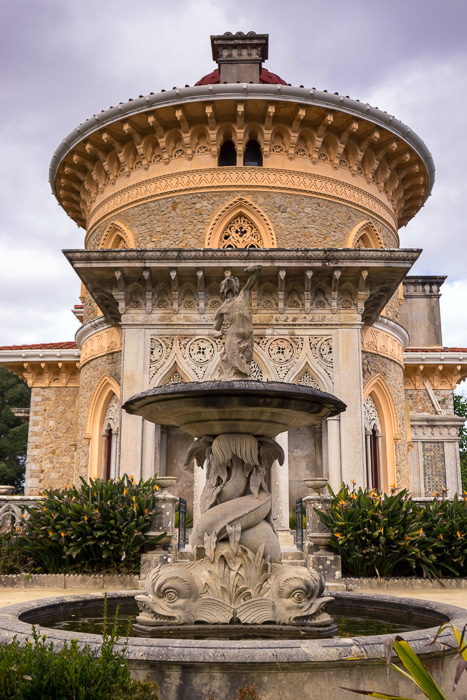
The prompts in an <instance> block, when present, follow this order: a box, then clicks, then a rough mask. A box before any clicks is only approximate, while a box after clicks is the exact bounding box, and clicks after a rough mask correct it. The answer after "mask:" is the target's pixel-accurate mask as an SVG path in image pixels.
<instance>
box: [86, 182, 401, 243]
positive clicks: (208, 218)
mask: <svg viewBox="0 0 467 700" xmlns="http://www.w3.org/2000/svg"><path fill="white" fill-rule="evenodd" d="M237 197H243V198H245V193H244V192H242V191H235V190H232V191H229V192H209V193H204V192H200V193H193V194H189V195H179V196H172V197H167V198H165V199H158V200H155V201H152V202H145V203H143V204H140V205H137V206H134V207H131V208H128V209H125V210H124V211H121V212H119V213H118V214H116V215H113V216H111V217H109V218H108V219H106V221H105V222H104V223H102V224H100V225H99V226H98V227H97V228H96V229H95V230H94V231H92V232H91V233H90V235H89V238H88V240H87V244H86V245H87V248H90V249H94V248H99V245H100V243H101V240H102V237H103V235H104V232H105V230H106V229H107V228H108V226H109V224H110V223H111V222H112V221H115V222H118V223H120V224H123V225H124V226H126V227H127V228H128V229H129V230H130V231H131V232H132V234H133V236H134V239H135V245H136V247H137V248H154V247H160V248H203V247H204V243H205V236H206V233H207V231H208V229H209V227H210V225H211V223H212V222H213V220H214V218H215V217H216V215H217V214H218V213H219V211H220V210H222V208H223V207H225V206H226V205H228V204H229V203H231V202H233V201H234V200H235V199H236V198H237ZM248 201H251V203H252V204H254V205H256V206H257V207H259V208H260V209H261V211H262V212H263V213H264V215H265V216H266V217H267V218H268V219H269V221H270V222H271V224H272V226H273V229H274V231H275V234H276V238H277V246H278V248H326V247H330V248H343V247H345V246H346V243H347V238H348V236H349V234H350V232H351V231H352V230H353V229H354V228H355V226H357V225H358V224H359V223H362V222H364V221H367V220H368V219H369V220H371V221H373V223H374V224H375V226H376V228H377V229H378V232H379V233H380V236H381V238H382V240H383V242H384V244H385V245H386V246H387V247H390V248H392V247H397V246H398V242H397V240H396V237H395V235H394V233H393V232H391V231H390V229H389V228H388V227H386V226H383V224H381V223H380V221H379V220H378V219H376V218H374V217H371V216H369V215H368V214H366V213H364V212H361V211H358V210H357V209H354V208H352V207H350V206H346V205H345V204H341V203H338V202H333V201H331V200H327V199H319V198H317V197H313V196H307V195H299V194H292V193H290V194H287V193H281V192H255V191H252V192H249V193H248Z"/></svg>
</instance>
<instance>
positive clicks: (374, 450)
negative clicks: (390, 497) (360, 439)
mask: <svg viewBox="0 0 467 700" xmlns="http://www.w3.org/2000/svg"><path fill="white" fill-rule="evenodd" d="M370 445H371V479H372V484H371V486H372V487H373V488H374V489H379V488H381V484H380V483H379V450H378V435H377V432H376V428H373V430H372V431H371V438H370Z"/></svg>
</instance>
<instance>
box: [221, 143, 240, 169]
mask: <svg viewBox="0 0 467 700" xmlns="http://www.w3.org/2000/svg"><path fill="white" fill-rule="evenodd" d="M232 165H237V149H236V148H235V144H234V142H233V141H224V143H223V144H222V146H221V148H220V151H219V166H220V167H224V166H232Z"/></svg>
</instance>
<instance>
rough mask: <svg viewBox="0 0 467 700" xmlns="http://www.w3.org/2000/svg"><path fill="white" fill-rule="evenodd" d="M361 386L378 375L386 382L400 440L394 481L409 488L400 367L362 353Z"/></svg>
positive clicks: (374, 355) (402, 383) (395, 363)
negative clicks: (394, 411) (394, 410)
mask: <svg viewBox="0 0 467 700" xmlns="http://www.w3.org/2000/svg"><path fill="white" fill-rule="evenodd" d="M362 367H363V385H364V386H365V384H366V383H367V382H368V381H369V380H370V379H371V377H373V376H375V375H377V374H380V375H381V376H382V378H383V379H384V381H385V382H386V384H387V386H388V388H389V391H390V392H391V395H392V398H393V400H394V404H395V407H396V412H397V422H398V431H399V437H400V439H399V440H398V441H397V442H396V444H395V462H396V481H397V484H398V485H399V486H404V487H405V486H407V487H409V486H410V476H409V463H408V455H407V436H406V413H405V393H404V373H403V369H402V367H401V366H400V365H399V364H398V363H397V362H393V361H392V360H390V359H389V358H386V357H381V356H380V355H376V354H373V353H370V352H364V353H363V357H362Z"/></svg>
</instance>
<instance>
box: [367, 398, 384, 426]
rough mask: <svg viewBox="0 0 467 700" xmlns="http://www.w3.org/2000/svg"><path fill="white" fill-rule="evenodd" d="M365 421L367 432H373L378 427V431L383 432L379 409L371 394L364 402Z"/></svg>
mask: <svg viewBox="0 0 467 700" xmlns="http://www.w3.org/2000/svg"><path fill="white" fill-rule="evenodd" d="M363 422H364V425H365V432H366V433H371V431H372V430H373V429H374V428H376V432H377V433H378V434H379V435H381V434H382V431H381V424H380V422H379V416H378V411H377V408H376V406H375V402H374V401H373V399H372V398H371V396H368V397H367V398H366V400H365V402H364V404H363Z"/></svg>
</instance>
